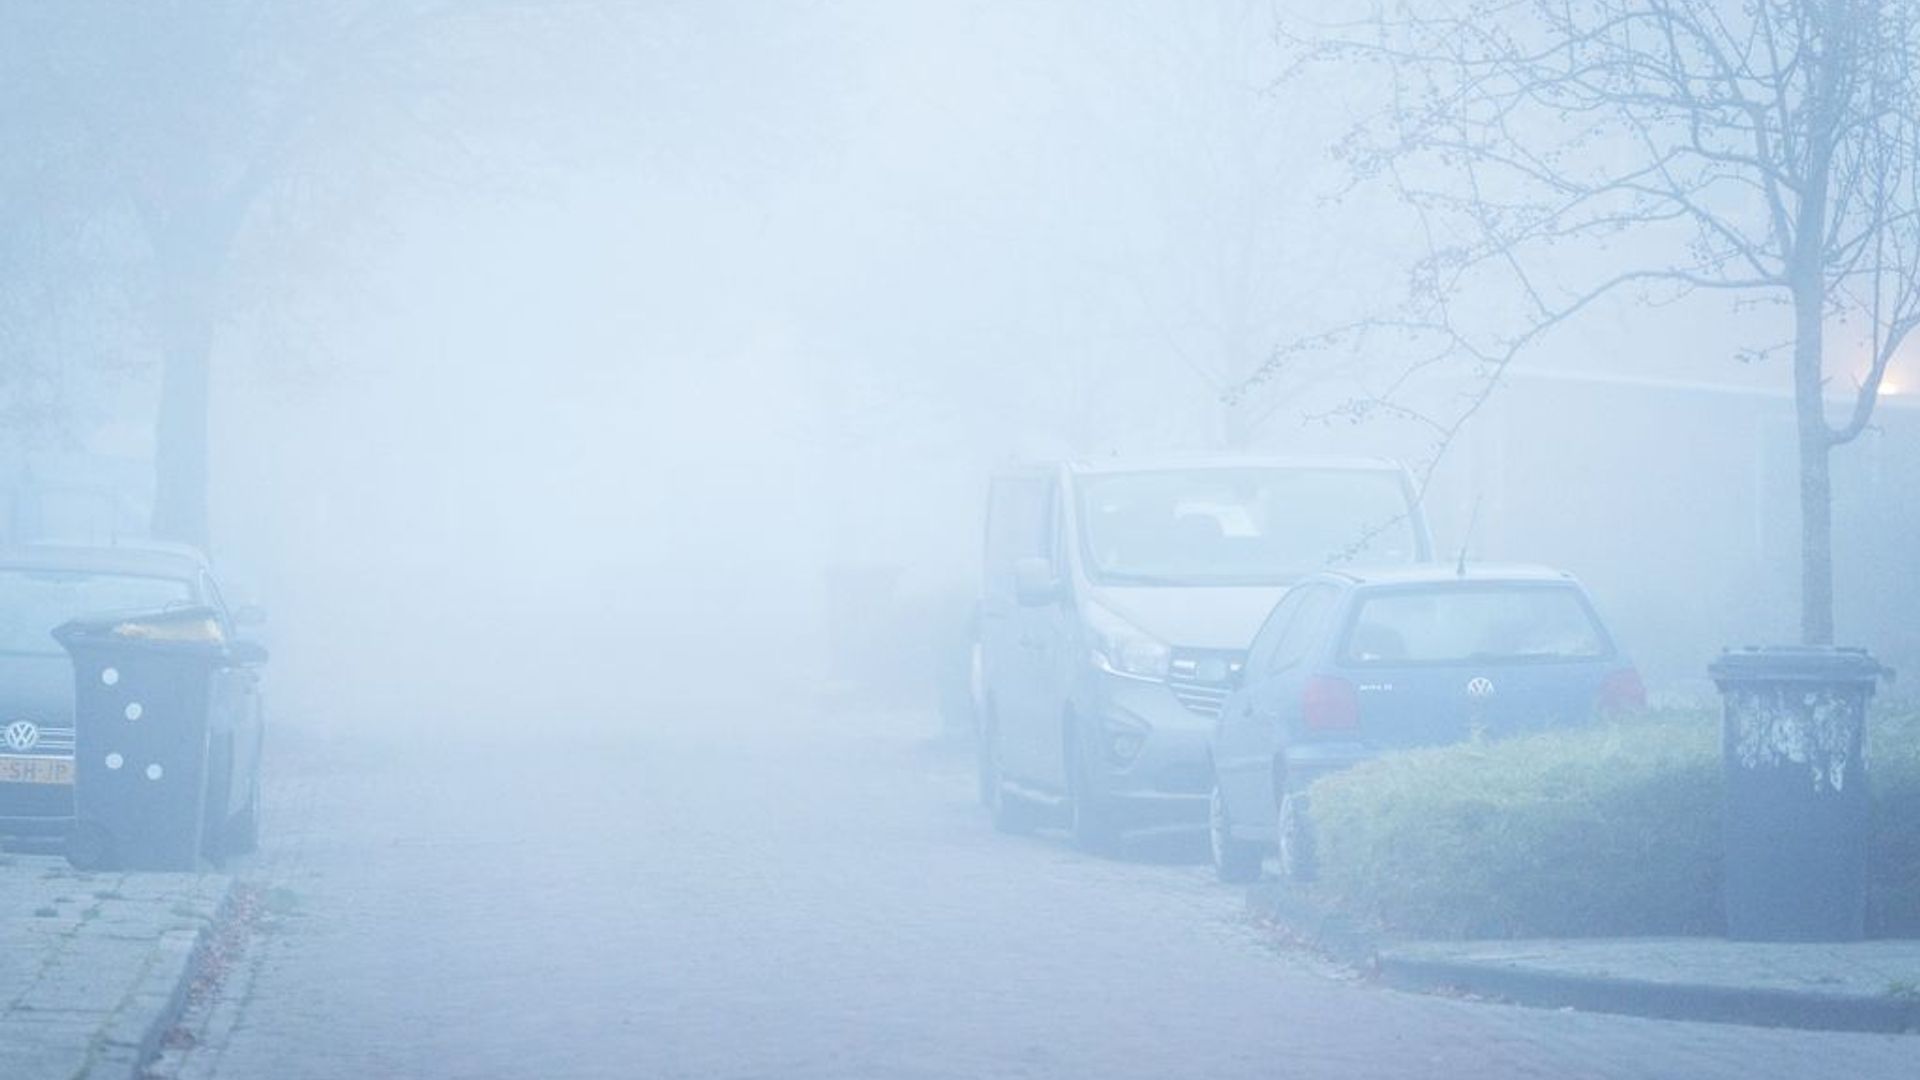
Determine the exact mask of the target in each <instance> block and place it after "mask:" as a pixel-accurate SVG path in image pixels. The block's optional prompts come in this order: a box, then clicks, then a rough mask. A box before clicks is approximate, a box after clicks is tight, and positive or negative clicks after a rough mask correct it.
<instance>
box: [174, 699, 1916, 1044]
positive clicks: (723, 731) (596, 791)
mask: <svg viewBox="0 0 1920 1080" xmlns="http://www.w3.org/2000/svg"><path fill="white" fill-rule="evenodd" d="M784 708H785V710H787V712H786V714H785V715H784V716H782V715H779V713H778V710H773V709H770V710H768V711H767V712H765V713H762V714H761V719H760V720H759V721H748V720H743V719H742V717H743V716H747V715H752V713H751V712H749V711H746V710H735V709H728V710H725V711H724V712H721V711H715V710H712V709H705V710H701V709H695V708H689V709H686V710H684V711H683V712H681V713H680V714H679V715H678V717H677V719H676V720H675V721H674V722H673V723H672V724H671V725H662V724H655V725H652V729H653V730H655V731H659V730H661V729H662V728H666V729H667V730H671V731H673V732H674V734H671V735H661V734H656V735H649V736H640V737H636V738H634V739H633V740H632V741H630V742H627V743H625V744H623V745H606V744H595V743H593V742H590V741H585V740H578V741H573V742H572V743H571V744H569V743H568V742H556V741H553V740H551V739H546V738H542V736H541V729H540V725H539V723H538V722H537V721H535V720H529V722H528V723H527V725H526V726H525V728H524V729H523V730H522V732H521V734H520V735H519V736H518V737H508V738H495V737H491V736H489V737H488V741H485V742H484V743H483V744H482V745H463V746H459V747H457V748H453V749H449V750H446V751H444V752H442V751H433V750H429V749H425V748H421V747H414V748H410V749H406V750H396V749H393V748H391V747H388V746H386V745H385V744H383V743H380V742H378V741H374V740H365V739H363V740H358V741H353V740H348V741H339V740H333V739H326V738H320V737H316V736H315V735H313V734H312V733H311V732H310V731H307V730H292V731H286V732H284V735H285V738H284V739H283V740H282V742H281V744H280V745H279V747H278V748H277V751H276V757H275V759H274V766H275V767H274V769H273V772H272V776H273V778H274V779H273V781H272V786H271V788H270V790H269V793H268V819H269V821H270V822H271V823H272V824H271V830H270V837H271V838H270V839H269V840H268V841H267V843H266V846H265V848H264V850H263V852H262V854H261V856H259V858H258V864H257V865H256V866H254V867H253V868H252V870H251V871H250V873H251V875H252V876H254V877H255V878H257V879H258V880H261V881H262V882H264V883H266V884H267V885H268V886H269V887H270V888H271V889H272V890H273V895H274V896H275V897H277V898H278V899H277V900H275V901H274V902H273V903H271V904H270V905H269V906H270V907H273V908H274V909H275V910H276V911H277V912H278V913H277V914H275V915H273V916H271V917H269V919H268V923H267V925H266V926H264V927H263V928H262V929H261V931H260V932H259V933H258V934H257V935H256V937H255V938H254V941H253V943H252V945H251V947H250V951H249V952H248V954H247V955H246V957H245V958H244V959H243V961H242V963H241V965H240V966H241V968H242V970H241V971H236V972H234V973H230V975H229V980H228V986H227V993H228V994H229V995H237V996H238V997H239V998H240V999H241V1000H239V1001H238V1002H237V1003H234V1004H236V1005H237V1009H236V1010H235V1012H234V1015H235V1017H236V1021H237V1022H234V1023H232V1024H231V1025H230V1026H231V1031H230V1032H228V1033H227V1034H226V1036H225V1037H223V1038H222V1039H219V1040H215V1042H214V1043H212V1044H210V1045H206V1046H203V1047H201V1048H200V1049H199V1050H198V1051H197V1052H196V1053H194V1054H193V1055H192V1056H191V1057H190V1058H189V1059H188V1060H187V1061H186V1063H185V1067H184V1068H183V1069H182V1072H181V1075H184V1076H199V1077H206V1076H216V1077H265V1076H272V1077H277V1078H299V1077H349V1076H369V1077H371V1076H435V1077H551V1076H569V1077H750V1076H758V1077H956V1078H958V1077H1001V1076H1036V1077H1037V1076H1050V1077H1118V1076H1129V1077H1132V1076H1137V1077H1171V1076H1186V1075H1191V1076H1214V1077H1233V1076H1249V1077H1251V1076H1282V1075H1284V1076H1329V1077H1333V1076H1338V1077H1343V1078H1357V1077H1373V1076H1380V1077H1414V1076H1431V1075H1448V1076H1478V1077H1488V1078H1495V1077H1522V1076H1529V1077H1531V1076H1539V1077H1587V1076H1593V1077H1602V1076H1605V1077H1638V1076H1672V1077H1680V1076H1685V1077H1754V1076H1781V1077H1788V1076H1809V1077H1811V1076H1835V1077H1851V1078H1868V1077H1895V1076H1908V1075H1911V1068H1912V1060H1913V1059H1912V1048H1911V1045H1910V1044H1909V1042H1908V1041H1905V1040H1902V1039H1900V1038H1898V1037H1893V1036H1866V1035H1841V1034H1826V1033H1813V1032H1791V1031H1769V1030H1759V1029H1750V1028H1743V1027H1734V1026H1719V1025H1697V1024H1678V1023H1667V1022H1657V1021H1646V1020H1635V1019H1628V1018H1621V1017H1609V1016H1600V1015H1592V1014H1582V1013H1571V1012H1553V1011H1543V1010H1529V1009H1519V1008H1511V1007H1504V1006H1494V1005H1488V1004H1483V1003H1474V1002H1466V1001H1453V1000H1447V999H1443V998H1431V997H1418V996H1410V995H1403V994H1399V993H1395V992H1390V991H1385V990H1381V989H1378V988H1376V987H1373V986H1370V985H1367V984H1364V983H1358V982H1354V981H1352V980H1351V979H1349V978H1345V977H1341V976H1339V975H1337V974H1336V973H1335V971H1334V969H1332V968H1331V967H1330V966H1328V965H1325V964H1323V963H1321V962H1319V961H1317V960H1314V959H1312V958H1309V957H1306V956H1304V955H1302V954H1299V953H1297V952H1293V951H1290V950H1287V949H1284V948H1279V947H1276V946H1275V945H1274V944H1273V943H1271V942H1270V941H1269V940H1268V939H1267V938H1266V937H1265V936H1264V934H1263V932H1262V930H1261V929H1260V928H1259V927H1257V926H1255V925H1253V924H1251V923H1250V922H1249V921H1248V920H1247V918H1246V917H1245V916H1244V915H1243V913H1242V903H1243V900H1242V895H1241V892H1240V890H1237V889H1231V888H1227V887H1224V886H1219V885H1216V884H1214V883H1213V882H1212V881H1211V880H1210V878H1209V877H1208V875H1207V874H1206V873H1205V871H1204V868H1203V867H1202V866H1201V865H1198V864H1197V863H1196V861H1195V858H1196V856H1195V855H1194V852H1193V851H1192V850H1191V848H1190V846H1189V845H1187V844H1185V843H1158V842H1156V843H1153V844H1151V845H1150V846H1149V847H1148V848H1147V849H1146V850H1144V851H1141V850H1139V849H1138V848H1137V846H1136V850H1135V852H1134V855H1133V856H1132V857H1129V858H1123V859H1118V860H1102V859H1097V858H1092V857H1088V856H1083V855H1080V854H1078V853H1076V852H1074V851H1072V850H1071V849H1070V848H1068V847H1067V846H1066V845H1065V844H1064V842H1062V841H1061V839H1060V838H1059V837H1058V836H1057V835H1051V834H1045V833H1043V834H1041V835H1040V836H1038V837H1034V838H1026V839H1010V838H1005V837H1000V836H996V835H995V834H994V833H993V832H992V830H991V829H990V827H989V826H988V823H987V821H986V819H985V816H984V813H983V812H982V811H981V810H980V809H979V808H978V807H977V806H976V805H975V804H974V802H973V792H972V787H971V778H970V776H969V773H968V768H967V764H966V758H965V755H964V753H963V752H962V751H960V750H957V749H953V748H949V747H944V746H942V745H941V744H939V743H937V742H936V741H934V740H933V738H932V733H931V724H930V722H929V721H928V720H926V719H925V718H924V717H914V716H906V717H900V716H866V715H861V714H858V713H853V714H847V713H841V712H836V711H830V710H827V709H823V708H817V707H814V706H810V705H791V704H790V705H787V706H784ZM775 720H784V721H785V722H784V723H775V722H773V721H775Z"/></svg>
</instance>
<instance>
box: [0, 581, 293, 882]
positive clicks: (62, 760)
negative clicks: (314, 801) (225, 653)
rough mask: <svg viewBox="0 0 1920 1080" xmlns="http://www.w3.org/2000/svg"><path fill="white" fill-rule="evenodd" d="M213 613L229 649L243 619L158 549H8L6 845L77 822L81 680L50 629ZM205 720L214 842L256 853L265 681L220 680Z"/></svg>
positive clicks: (1, 629)
mask: <svg viewBox="0 0 1920 1080" xmlns="http://www.w3.org/2000/svg"><path fill="white" fill-rule="evenodd" d="M182 606H205V607H208V608H211V609H212V610H213V611H214V612H215V613H216V621H217V622H218V624H219V627H218V629H219V632H220V634H221V635H222V636H223V637H225V638H227V639H228V640H232V639H233V638H234V636H235V634H236V632H237V625H236V622H239V623H246V622H251V621H255V620H256V619H257V618H258V617H259V616H258V615H257V613H255V612H253V611H251V610H248V611H246V612H245V613H244V614H245V615H246V617H245V618H241V619H238V620H236V617H235V615H234V614H233V613H232V612H230V611H229V610H228V608H227V605H226V602H225V600H224V599H223V598H222V597H221V595H220V590H219V588H218V586H216V585H215V583H214V579H213V573H212V571H211V569H210V568H209V567H208V565H207V562H206V560H205V559H204V558H202V557H201V556H200V555H199V554H198V553H197V552H194V551H192V550H191V549H186V548H174V547H159V546H126V547H56V546H30V547H16V548H9V549H0V835H10V836H43V837H58V836H61V835H64V834H65V833H66V832H67V830H68V829H69V828H70V827H71V825H72V822H73V766H74V763H73V746H74V676H73V665H72V663H71V662H70V660H69V659H68V656H67V653H66V651H65V650H64V649H62V648H61V647H60V645H59V644H57V643H56V642H55V641H54V639H53V637H52V631H53V629H54V628H55V627H57V626H60V625H62V624H64V623H66V622H68V621H69V620H72V619H76V618H82V617H85V616H93V615H103V614H113V613H120V612H139V611H154V610H161V609H165V608H169V607H182ZM210 707H211V710H212V713H211V715H210V716H209V718H208V721H209V739H210V744H209V746H208V755H209V756H208V765H209V770H210V771H209V776H210V777H211V780H210V782H209V788H208V791H209V802H208V805H207V832H206V835H207V837H208V838H209V842H210V844H211V845H212V846H214V847H215V848H217V849H218V850H220V851H223V852H228V853H234V852H240V851H246V850H250V849H252V847H253V846H254V844H255V843H256V840H257V830H258V827H259V812H258V810H259V797H260V743H261V734H262V726H263V717H262V708H261V698H260V690H259V676H258V674H257V673H256V671H255V670H254V669H253V668H251V667H247V666H238V667H234V668H231V669H226V670H222V671H219V672H217V673H216V674H215V679H214V685H213V689H212V696H211V701H210Z"/></svg>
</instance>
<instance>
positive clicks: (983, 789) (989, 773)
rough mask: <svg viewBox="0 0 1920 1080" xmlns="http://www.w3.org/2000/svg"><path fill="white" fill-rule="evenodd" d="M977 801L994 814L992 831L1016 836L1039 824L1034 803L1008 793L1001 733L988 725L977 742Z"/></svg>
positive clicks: (1029, 830)
mask: <svg viewBox="0 0 1920 1080" xmlns="http://www.w3.org/2000/svg"><path fill="white" fill-rule="evenodd" d="M980 798H981V799H982V800H983V801H984V802H985V803H986V804H987V810H988V811H989V812H990V813H991V814H992V815H993V828H994V831H995V832H1002V833H1007V834H1009V835H1016V836H1017V835H1021V834H1024V833H1030V832H1032V831H1033V829H1034V826H1035V825H1037V824H1038V822H1037V821H1036V820H1035V819H1036V818H1037V816H1038V815H1037V814H1036V813H1035V811H1034V808H1033V804H1031V803H1029V802H1028V801H1027V800H1025V799H1023V798H1021V797H1020V796H1019V794H1018V793H1016V792H1012V791H1009V790H1007V781H1006V773H1005V772H1004V771H1003V770H1002V769H1001V768H1000V733H999V731H998V729H996V728H994V727H991V726H989V727H988V728H987V729H986V730H985V731H984V732H982V734H981V739H980Z"/></svg>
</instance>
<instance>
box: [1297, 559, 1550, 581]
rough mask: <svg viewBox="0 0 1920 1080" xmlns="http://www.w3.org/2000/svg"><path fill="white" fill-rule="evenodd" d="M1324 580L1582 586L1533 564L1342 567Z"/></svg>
mask: <svg viewBox="0 0 1920 1080" xmlns="http://www.w3.org/2000/svg"><path fill="white" fill-rule="evenodd" d="M1319 576H1321V577H1331V578H1338V579H1341V580H1343V581H1346V582H1348V583H1351V584H1353V585H1359V586H1370V585H1453V584H1481V585H1489V584H1491V585H1508V584H1514V585H1517V584H1527V583H1540V582H1546V583H1551V584H1561V585H1576V586H1577V585H1579V584H1580V582H1579V580H1578V579H1576V578H1575V577H1574V576H1573V575H1572V574H1570V573H1568V572H1566V571H1565V570H1559V569H1556V568H1554V567H1551V566H1540V565H1536V564H1533V563H1467V564H1466V565H1465V566H1464V567H1463V566H1461V565H1460V564H1458V563H1451V562H1430V563H1411V564H1407V563H1401V564H1395V565H1388V566H1360V567H1341V568H1339V569H1337V570H1325V571H1322V572H1321V574H1320V575H1319Z"/></svg>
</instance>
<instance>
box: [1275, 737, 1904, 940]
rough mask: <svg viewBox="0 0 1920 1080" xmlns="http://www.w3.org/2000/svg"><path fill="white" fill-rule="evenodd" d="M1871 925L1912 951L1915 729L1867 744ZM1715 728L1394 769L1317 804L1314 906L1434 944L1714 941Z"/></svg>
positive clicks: (1330, 785)
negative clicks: (1440, 940) (1696, 937)
mask: <svg viewBox="0 0 1920 1080" xmlns="http://www.w3.org/2000/svg"><path fill="white" fill-rule="evenodd" d="M1869 737H1870V740H1871V746H1870V758H1869V762H1870V768H1871V770H1872V772H1871V774H1870V775H1871V777H1872V779H1871V783H1872V785H1873V793H1874V815H1875V823H1876V836H1875V848H1874V851H1875V856H1874V864H1873V869H1872V875H1873V876H1872V882H1871V888H1872V900H1871V909H1870V916H1869V917H1870V920H1871V924H1872V928H1873V930H1874V931H1875V932H1876V933H1880V934H1886V935H1911V934H1916V933H1920V714H1916V713H1911V712H1908V713H1900V714H1876V715H1875V716H1874V718H1873V720H1872V723H1871V725H1870V727H1869ZM1719 753H1720V744H1719V716H1718V714H1717V713H1708V712H1668V713H1657V714H1654V715H1652V716H1649V717H1647V718H1644V719H1640V720H1634V721H1630V722H1617V723H1609V724H1603V725H1599V726H1596V727H1591V728H1583V729H1578V730H1572V731H1561V732H1552V733H1547V734H1540V735H1531V736H1526V737H1523V738H1517V739H1512V740H1507V741H1502V742H1494V743H1468V744H1463V745H1459V746H1450V747H1444V748H1439V749H1432V750H1417V751H1410V752H1406V753H1400V754H1394V755H1389V756H1387V757H1383V758H1380V759H1378V760H1376V761H1372V762H1368V763H1366V764H1364V765H1361V766H1359V767H1357V768H1354V769H1351V770H1348V771H1346V772H1343V773H1338V774H1335V775H1333V776H1329V777H1326V778H1324V779H1322V780H1320V781H1319V782H1318V783H1316V784H1315V785H1314V787H1313V794H1312V797H1313V817H1314V823H1315V826H1316V831H1317V834H1318V836H1317V839H1318V852H1319V861H1320V876H1319V881H1318V883H1317V884H1316V885H1315V890H1316V892H1317V893H1318V894H1320V896H1321V897H1322V898H1323V899H1324V900H1326V901H1328V902H1330V903H1333V904H1337V905H1339V906H1341V907H1343V908H1345V909H1346V910H1347V911H1349V912H1350V913H1352V914H1354V915H1355V916H1357V917H1359V918H1361V919H1364V920H1366V921H1368V922H1370V923H1373V924H1374V925H1377V926H1380V927H1383V928H1385V929H1389V930H1392V931H1395V932H1401V933H1409V934H1416V935H1420V936H1427V937H1530V936H1550V937H1578V936H1605V935H1622V936H1625V935H1660V934H1715V933H1718V932H1720V930H1721V927H1722V917H1721V913H1720V829H1721V794H1722V781H1721V775H1720V756H1719Z"/></svg>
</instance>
